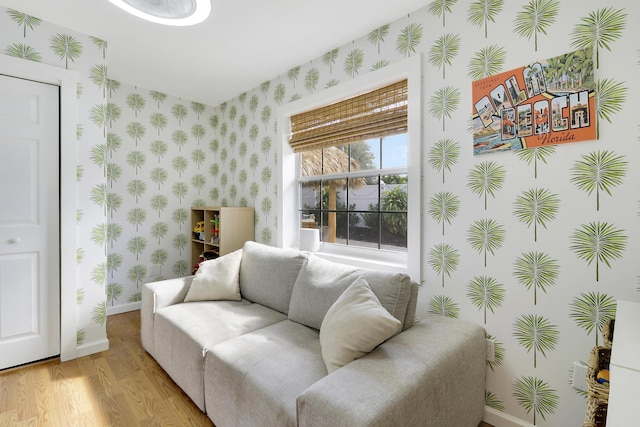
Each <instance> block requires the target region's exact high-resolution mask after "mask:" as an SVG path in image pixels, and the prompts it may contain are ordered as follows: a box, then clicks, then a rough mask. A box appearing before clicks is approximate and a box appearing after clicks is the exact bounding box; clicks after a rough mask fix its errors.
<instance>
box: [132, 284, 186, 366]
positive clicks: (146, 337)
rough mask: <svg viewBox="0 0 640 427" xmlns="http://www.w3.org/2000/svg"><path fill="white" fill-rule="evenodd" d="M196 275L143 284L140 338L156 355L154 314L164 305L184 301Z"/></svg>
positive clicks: (143, 344)
mask: <svg viewBox="0 0 640 427" xmlns="http://www.w3.org/2000/svg"><path fill="white" fill-rule="evenodd" d="M193 277H194V276H186V277H178V278H175V279H169V280H161V281H158V282H150V283H145V284H143V285H142V304H141V307H140V340H141V341H142V346H143V347H144V348H145V350H147V352H149V354H151V355H152V356H153V357H155V349H154V342H153V316H154V314H155V313H156V312H157V311H158V310H160V309H161V308H163V307H167V306H170V305H173V304H177V303H180V302H182V301H184V297H185V296H186V295H187V292H188V291H189V286H191V282H192V281H193Z"/></svg>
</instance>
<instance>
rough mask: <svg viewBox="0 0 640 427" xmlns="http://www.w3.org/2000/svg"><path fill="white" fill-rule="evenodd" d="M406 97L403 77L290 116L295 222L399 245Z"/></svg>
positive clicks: (345, 238) (337, 236) (402, 240)
mask: <svg viewBox="0 0 640 427" xmlns="http://www.w3.org/2000/svg"><path fill="white" fill-rule="evenodd" d="M407 104H408V103H407V80H406V79H403V80H400V81H398V82H395V83H392V84H390V85H387V86H383V87H381V88H377V89H374V90H371V91H367V92H365V93H363V94H360V95H358V96H354V97H351V98H348V99H345V100H342V101H339V102H336V103H334V104H330V105H326V106H323V107H320V108H317V109H313V110H310V111H307V112H304V113H300V114H296V115H294V116H293V117H292V118H291V139H290V144H291V146H292V148H293V150H294V151H295V152H298V153H299V154H298V159H297V160H298V164H297V166H298V167H297V170H298V183H299V186H300V189H299V194H300V201H299V205H298V209H299V210H300V214H301V216H300V221H301V223H300V225H301V227H306V228H319V229H320V235H321V236H322V241H323V242H327V243H332V244H343V245H353V246H364V247H373V248H376V249H383V248H385V249H389V250H403V251H406V247H407V184H408V177H407V133H406V130H407V109H408V108H407ZM383 153H384V156H383V155H382V154H383ZM392 159H393V160H392ZM394 166H395V168H394ZM385 173H386V175H385ZM387 183H389V186H390V187H389V188H388V189H387V188H386V186H387ZM391 183H392V184H391Z"/></svg>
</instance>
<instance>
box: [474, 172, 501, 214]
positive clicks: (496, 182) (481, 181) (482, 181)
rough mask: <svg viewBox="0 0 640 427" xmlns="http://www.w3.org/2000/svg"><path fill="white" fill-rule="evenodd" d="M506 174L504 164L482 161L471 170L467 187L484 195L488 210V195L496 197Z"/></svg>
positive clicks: (485, 207) (485, 206)
mask: <svg viewBox="0 0 640 427" xmlns="http://www.w3.org/2000/svg"><path fill="white" fill-rule="evenodd" d="M505 176H506V172H505V168H504V167H503V166H501V165H499V164H498V163H496V162H482V163H480V164H478V165H476V166H475V167H474V168H473V169H472V170H471V172H469V178H468V181H467V187H469V189H470V190H471V191H472V192H474V193H475V194H478V195H479V196H484V209H485V210H487V195H491V196H492V197H495V193H496V191H497V190H499V189H501V188H502V184H503V183H504V179H505Z"/></svg>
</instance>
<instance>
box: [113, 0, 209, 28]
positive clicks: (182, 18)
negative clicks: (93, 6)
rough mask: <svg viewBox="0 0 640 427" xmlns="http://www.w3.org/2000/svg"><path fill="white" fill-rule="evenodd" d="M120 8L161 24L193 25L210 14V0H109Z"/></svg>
mask: <svg viewBox="0 0 640 427" xmlns="http://www.w3.org/2000/svg"><path fill="white" fill-rule="evenodd" d="M109 1H110V2H111V3H112V4H114V5H115V6H118V7H119V8H120V9H122V10H124V11H126V12H128V13H130V14H132V15H134V16H137V17H138V18H142V19H145V20H147V21H151V22H155V23H157V24H163V25H175V26H187V25H195V24H199V23H200V22H202V21H204V20H205V19H207V17H208V16H209V15H210V14H211V0H109Z"/></svg>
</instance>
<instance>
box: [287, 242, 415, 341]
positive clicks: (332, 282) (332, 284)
mask: <svg viewBox="0 0 640 427" xmlns="http://www.w3.org/2000/svg"><path fill="white" fill-rule="evenodd" d="M308 257H309V259H308V260H307V263H306V264H305V265H304V266H303V267H302V270H301V271H300V274H299V275H298V280H296V283H295V286H294V288H293V293H292V295H291V305H290V307H289V319H290V320H293V321H294V322H298V323H302V324H303V325H306V326H309V327H311V328H314V329H317V330H320V326H321V325H322V320H323V319H324V316H325V314H326V313H327V311H328V310H329V307H331V306H332V305H333V303H334V302H336V300H337V299H338V297H339V296H340V295H342V293H343V292H344V291H345V289H347V287H349V286H350V285H351V284H352V283H353V282H354V281H355V280H356V279H357V278H358V277H363V278H364V279H365V280H366V281H367V283H368V284H369V286H370V287H371V290H372V291H373V293H374V294H376V297H378V299H379V300H380V304H382V306H383V307H384V308H386V309H387V311H388V312H389V313H391V315H392V316H393V317H395V318H396V319H398V320H399V321H400V322H401V323H402V325H404V323H403V322H404V320H405V315H406V313H407V306H408V304H409V298H410V296H411V279H410V278H409V276H408V275H406V274H402V273H394V272H387V271H378V270H369V269H364V268H356V267H352V266H348V265H344V264H338V263H335V262H332V261H328V260H325V259H322V258H320V257H319V256H317V255H314V254H309V255H308Z"/></svg>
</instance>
